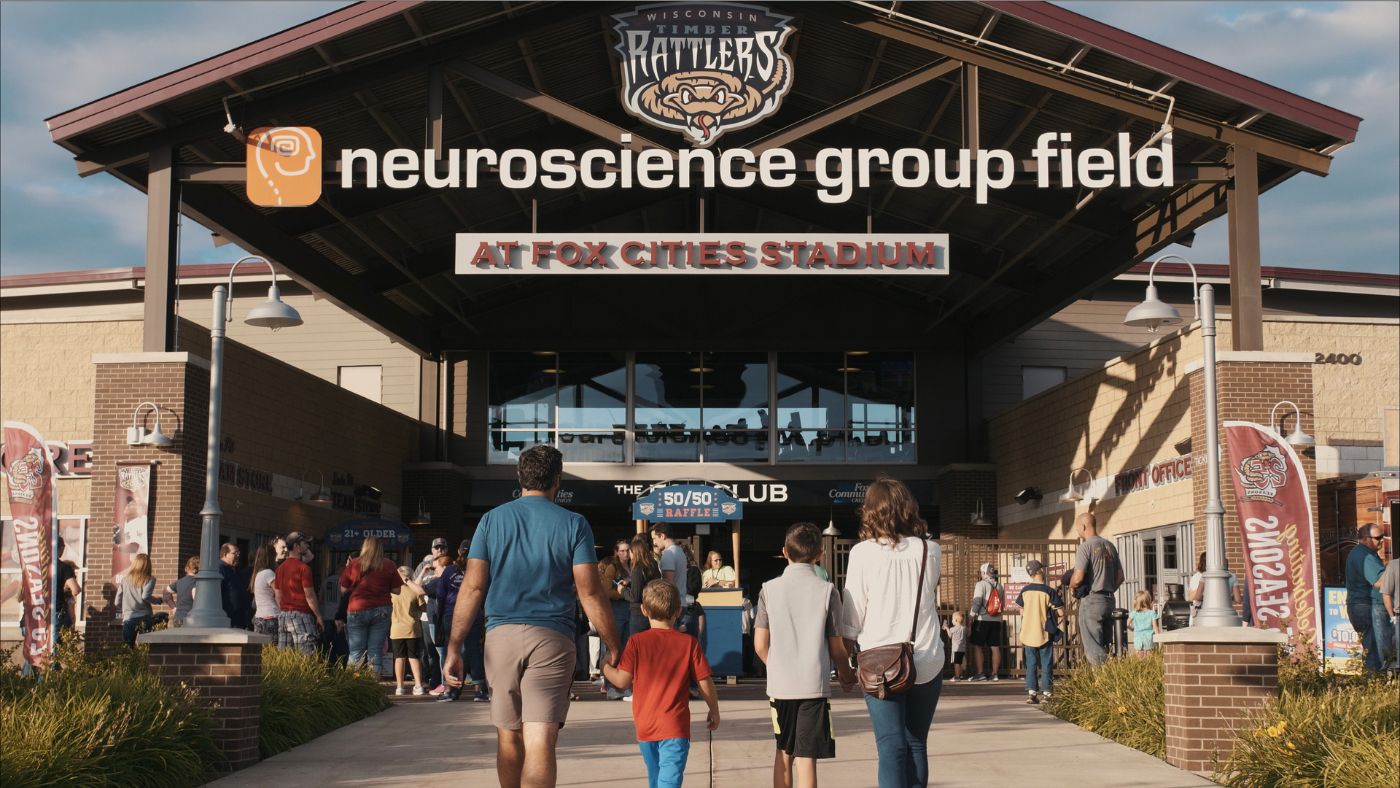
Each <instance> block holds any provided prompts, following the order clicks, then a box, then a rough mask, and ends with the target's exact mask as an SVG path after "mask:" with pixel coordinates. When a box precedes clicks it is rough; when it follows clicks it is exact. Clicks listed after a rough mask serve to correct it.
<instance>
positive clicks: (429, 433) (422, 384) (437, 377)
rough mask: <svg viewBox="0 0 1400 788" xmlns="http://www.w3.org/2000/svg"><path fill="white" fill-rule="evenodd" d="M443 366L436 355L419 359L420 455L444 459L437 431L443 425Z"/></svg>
mask: <svg viewBox="0 0 1400 788" xmlns="http://www.w3.org/2000/svg"><path fill="white" fill-rule="evenodd" d="M441 375H442V366H441V365H440V364H438V361H437V358H436V357H431V358H420V359H419V360H418V423H419V424H420V425H421V426H420V427H419V441H418V450H419V456H420V457H432V458H434V459H438V460H443V459H446V458H445V457H440V456H438V454H437V452H438V450H439V449H440V445H439V441H438V436H437V431H438V430H439V429H441V427H442V425H441V424H439V423H438V419H439V418H441V416H442V405H441V401H440V400H439V397H441V396H442V380H441Z"/></svg>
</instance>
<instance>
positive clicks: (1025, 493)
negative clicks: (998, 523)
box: [1015, 487, 1041, 505]
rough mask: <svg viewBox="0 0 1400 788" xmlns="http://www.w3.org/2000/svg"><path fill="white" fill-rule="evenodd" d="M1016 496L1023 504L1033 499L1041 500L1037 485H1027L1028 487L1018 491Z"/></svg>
mask: <svg viewBox="0 0 1400 788" xmlns="http://www.w3.org/2000/svg"><path fill="white" fill-rule="evenodd" d="M1015 498H1016V503H1019V504H1023V505H1024V504H1028V503H1030V502H1031V501H1039V500H1040V498H1041V495H1040V490H1039V489H1037V488H1035V487H1027V488H1026V489H1024V490H1022V491H1020V492H1018V493H1016V495H1015Z"/></svg>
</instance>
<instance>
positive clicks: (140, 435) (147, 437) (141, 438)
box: [126, 402, 175, 449]
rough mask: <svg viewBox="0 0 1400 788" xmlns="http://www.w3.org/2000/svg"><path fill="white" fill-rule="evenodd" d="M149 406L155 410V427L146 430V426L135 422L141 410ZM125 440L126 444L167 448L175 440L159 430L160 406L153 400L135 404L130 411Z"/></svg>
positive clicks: (139, 416) (173, 443)
mask: <svg viewBox="0 0 1400 788" xmlns="http://www.w3.org/2000/svg"><path fill="white" fill-rule="evenodd" d="M147 406H149V407H150V408H151V410H154V411H155V412H156V428H155V429H154V430H151V431H150V432H146V428H145V427H142V426H140V425H139V424H137V423H136V422H137V420H138V419H140V418H141V412H142V411H143V410H144V409H145V408H146V407H147ZM126 442H127V445H128V446H155V447H156V448H160V449H168V448H170V447H171V446H173V445H175V441H173V440H171V439H170V438H169V437H167V436H166V434H165V433H163V432H161V431H160V406H159V405H157V404H155V403H154V402H143V403H141V404H140V405H137V406H136V410H134V411H132V413H131V426H130V427H128V428H127V430H126Z"/></svg>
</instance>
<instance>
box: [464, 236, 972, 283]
mask: <svg viewBox="0 0 1400 788" xmlns="http://www.w3.org/2000/svg"><path fill="white" fill-rule="evenodd" d="M456 270H457V273H459V274H707V273H708V274H714V273H727V274H770V275H775V274H777V275H799V274H822V275H832V276H836V275H847V276H852V275H860V274H907V275H914V276H942V275H947V273H948V235H947V234H946V233H932V234H858V235H842V236H834V235H823V234H793V235H784V236H781V237H774V236H768V235H750V234H735V235H720V234H698V233H676V234H671V235H665V236H649V237H638V236H632V235H611V234H602V235H595V236H588V237H579V238H570V237H566V236H561V235H557V234H550V233H531V234H523V235H511V236H503V235H483V234H478V233H458V234H457V263H456Z"/></svg>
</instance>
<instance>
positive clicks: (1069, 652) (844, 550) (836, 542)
mask: <svg viewBox="0 0 1400 788" xmlns="http://www.w3.org/2000/svg"><path fill="white" fill-rule="evenodd" d="M855 543H856V542H855V540H853V539H835V538H832V537H827V538H826V539H825V540H824V547H825V551H824V552H825V555H824V556H823V560H822V563H823V565H824V566H825V567H826V569H827V571H829V572H830V573H831V577H832V579H833V580H834V581H835V582H836V585H837V587H838V588H844V587H845V584H846V561H847V559H848V557H849V555H850V552H851V547H852V546H854V545H855ZM938 544H939V545H940V546H941V547H942V548H943V561H942V564H941V567H940V568H941V571H940V573H939V578H938V613H939V616H940V617H942V618H943V619H944V621H945V622H947V621H948V620H949V619H951V617H952V615H953V613H954V612H955V611H958V610H961V611H963V613H964V614H966V613H969V612H970V611H971V609H972V592H973V588H974V586H976V584H977V581H978V579H979V578H980V576H981V575H980V571H979V570H980V568H981V566H982V564H984V563H990V564H992V565H993V566H995V567H996V568H997V574H998V575H999V576H1000V578H1001V582H1002V586H1003V587H1004V589H1005V591H1006V603H1007V607H1006V612H1005V613H1004V614H1003V621H1004V622H1005V627H1006V638H1007V639H1006V643H1007V645H1008V646H1010V647H1011V648H1010V650H1009V651H1008V653H1007V654H1006V655H1005V657H1006V660H1005V664H1006V665H1007V667H1008V668H1010V669H1011V670H1013V671H1019V670H1021V667H1022V666H1021V654H1020V645H1021V640H1020V636H1019V632H1020V628H1021V626H1020V625H1021V610H1020V608H1018V607H1016V606H1015V601H1016V595H1017V594H1019V593H1020V591H1021V588H1023V587H1024V586H1025V585H1026V584H1027V583H1029V582H1030V578H1029V577H1028V576H1027V575H1026V573H1025V567H1026V564H1027V563H1028V562H1030V561H1031V560H1032V559H1035V560H1038V561H1040V562H1041V563H1043V564H1045V567H1046V571H1045V581H1046V582H1047V583H1048V584H1049V585H1050V586H1051V587H1052V588H1059V586H1060V580H1061V578H1062V577H1063V576H1064V574H1065V572H1068V571H1071V570H1073V569H1074V551H1075V549H1076V548H1077V547H1078V546H1079V542H1078V540H1075V539H1018V540H1007V539H970V538H968V537H965V536H944V537H942V538H940V539H939V540H938ZM1061 593H1062V595H1063V596H1066V597H1068V596H1069V593H1068V591H1067V590H1062V591H1061ZM1065 602H1066V604H1067V607H1066V618H1065V619H1064V620H1063V621H1062V629H1063V630H1064V631H1065V634H1066V637H1065V639H1064V640H1063V641H1062V642H1060V643H1059V644H1058V645H1057V646H1056V647H1055V664H1056V665H1069V664H1071V663H1072V662H1074V661H1075V660H1076V659H1078V657H1077V656H1076V655H1082V653H1083V652H1082V651H1080V650H1079V638H1078V624H1077V623H1076V621H1075V616H1073V615H1070V614H1069V613H1070V611H1071V610H1072V604H1073V601H1072V600H1071V599H1068V598H1067V599H1065ZM968 626H969V628H970V627H971V623H970V621H969V623H968Z"/></svg>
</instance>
